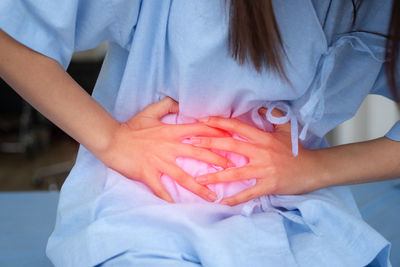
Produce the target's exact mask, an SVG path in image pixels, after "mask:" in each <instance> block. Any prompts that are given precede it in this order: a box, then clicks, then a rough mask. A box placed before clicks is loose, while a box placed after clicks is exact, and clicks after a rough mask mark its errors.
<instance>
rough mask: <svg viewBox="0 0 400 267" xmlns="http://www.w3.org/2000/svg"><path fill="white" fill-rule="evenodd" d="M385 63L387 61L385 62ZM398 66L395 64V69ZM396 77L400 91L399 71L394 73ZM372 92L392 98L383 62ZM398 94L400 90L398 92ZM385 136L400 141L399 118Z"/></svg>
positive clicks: (399, 63)
mask: <svg viewBox="0 0 400 267" xmlns="http://www.w3.org/2000/svg"><path fill="white" fill-rule="evenodd" d="M386 64H387V63H386ZM397 64H398V65H400V62H397ZM399 67H400V66H397V70H399ZM396 77H398V78H397V91H398V92H399V91H400V82H399V77H400V73H397V75H396ZM371 93H372V94H377V95H381V96H384V97H387V98H389V99H392V100H393V94H392V92H391V91H390V87H389V84H388V82H387V79H386V71H385V64H384V65H383V67H382V69H381V71H380V73H379V76H378V79H377V80H376V83H375V84H374V87H373V88H372V90H371ZM399 95H400V92H399ZM385 137H387V138H389V139H391V140H393V141H399V142H400V120H399V121H397V122H396V123H395V124H394V125H393V127H392V128H391V129H390V130H389V132H387V133H386V134H385Z"/></svg>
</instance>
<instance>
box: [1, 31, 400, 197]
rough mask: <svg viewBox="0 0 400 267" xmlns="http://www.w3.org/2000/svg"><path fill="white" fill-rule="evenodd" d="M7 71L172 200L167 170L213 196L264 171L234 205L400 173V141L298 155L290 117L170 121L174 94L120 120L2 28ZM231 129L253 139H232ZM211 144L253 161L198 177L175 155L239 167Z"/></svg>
mask: <svg viewBox="0 0 400 267" xmlns="http://www.w3.org/2000/svg"><path fill="white" fill-rule="evenodd" d="M0 76H1V77H2V78H3V79H4V80H5V81H6V82H7V83H8V84H10V85H11V87H13V88H14V89H15V90H16V92H17V93H18V94H20V95H21V96H22V97H23V98H24V99H25V100H27V101H28V102H29V103H30V104H31V105H32V106H34V107H35V108H36V109H37V110H39V111H40V112H41V113H42V114H43V115H45V116H46V117H47V118H49V119H50V120H51V121H52V122H54V123H55V124H56V125H57V126H59V127H60V128H61V129H63V130H64V131H65V132H66V133H68V134H69V135H70V136H71V137H73V138H74V139H75V140H77V141H78V142H79V143H81V144H82V145H83V146H85V147H86V148H87V149H88V150H89V151H91V152H92V153H93V154H94V155H95V156H96V157H97V158H99V159H100V160H101V161H102V162H103V163H104V164H105V165H106V166H108V167H110V168H112V169H114V170H116V171H118V172H120V173H121V174H123V175H124V176H126V177H127V178H130V179H133V180H139V181H141V182H143V183H144V184H146V185H147V186H148V187H149V188H150V189H151V190H152V191H153V192H154V194H156V195H157V196H158V197H159V198H161V199H163V200H165V201H168V202H173V200H172V198H171V196H170V195H169V193H168V192H167V190H166V189H165V188H164V186H163V185H162V183H161V181H160V176H161V174H162V173H165V174H168V175H169V176H170V177H171V178H173V179H175V180H176V181H177V182H178V183H179V184H181V185H182V186H183V187H185V188H187V189H188V190H190V191H192V192H193V193H195V194H197V195H199V196H201V197H202V198H204V199H206V200H208V201H214V200H215V198H216V195H215V194H214V193H213V192H212V191H211V190H209V189H208V188H207V187H206V186H204V185H205V184H212V183H218V182H225V181H237V180H242V179H249V178H254V177H257V184H256V185H255V186H254V187H252V188H250V189H248V190H245V191H243V192H240V193H238V194H237V195H235V196H232V197H230V198H227V199H224V200H223V201H222V204H227V205H236V204H239V203H242V202H245V201H247V200H250V199H252V198H256V197H259V196H262V195H266V194H302V193H307V192H311V191H314V190H316V189H320V188H324V187H328V186H336V185H349V184H356V183H364V182H372V181H380V180H386V179H391V178H396V177H400V142H395V141H392V140H389V139H387V138H385V137H382V138H378V139H376V140H373V141H368V142H361V143H354V144H349V145H344V146H338V147H332V148H327V149H320V150H308V149H305V148H303V147H301V146H300V147H299V155H298V156H297V157H293V155H292V151H291V142H290V125H289V124H286V125H281V126H276V128H275V131H274V132H273V133H268V132H264V131H261V130H259V129H256V128H254V127H252V126H249V125H246V124H244V123H242V122H240V121H238V120H236V119H224V118H219V117H210V118H207V119H205V120H203V122H200V123H193V124H188V125H166V124H163V123H161V122H160V118H161V117H162V116H164V115H166V114H169V113H176V112H178V103H177V102H175V101H174V100H172V99H171V98H165V99H163V100H162V101H160V102H157V103H155V104H152V105H150V106H148V107H147V108H145V109H144V110H142V111H141V112H140V113H138V114H136V115H135V116H133V117H132V118H131V119H130V120H128V121H126V122H123V123H120V122H118V121H116V120H115V119H114V118H113V117H112V116H111V115H110V114H109V113H108V112H107V111H106V110H105V109H104V108H103V107H102V106H101V105H100V104H98V103H97V102H96V101H95V100H94V99H93V98H91V97H90V95H88V94H87V93H86V92H85V91H84V90H83V89H82V88H81V87H80V86H79V85H78V84H77V83H76V82H75V81H74V80H73V79H72V78H71V77H70V76H69V75H68V74H67V73H66V72H65V71H64V69H63V68H62V67H61V66H60V65H59V64H58V63H57V62H56V61H55V60H53V59H50V58H48V57H46V56H43V55H41V54H39V53H37V52H34V51H33V50H31V49H29V48H27V47H25V46H23V45H21V44H20V43H18V42H16V41H15V40H14V39H12V38H11V37H10V36H8V35H7V34H5V33H4V32H3V31H1V30H0ZM259 112H260V113H261V114H263V113H265V112H266V110H265V109H261V110H260V111H259ZM275 112H278V111H275ZM278 115H279V114H278ZM228 132H230V133H236V134H238V135H239V136H241V137H243V138H245V139H246V140H247V142H243V141H239V140H235V139H233V138H232V137H231V136H230V134H228ZM188 137H193V138H192V141H193V142H194V143H196V144H193V145H188V144H183V143H181V140H182V139H184V138H188ZM210 148H212V149H217V150H225V151H232V152H236V153H239V154H242V155H244V156H246V157H247V158H248V159H249V163H248V164H247V165H246V166H244V167H241V168H229V169H227V170H223V171H220V172H218V173H214V174H208V175H205V176H202V177H198V178H197V182H196V181H195V180H194V179H193V178H192V177H191V176H189V175H188V174H187V173H185V172H184V171H182V170H181V169H180V168H179V167H178V166H177V165H176V162H175V159H176V157H178V156H184V157H191V158H196V159H198V160H201V161H205V162H208V163H211V164H214V165H218V166H221V167H223V168H228V167H232V163H231V162H229V161H228V160H227V159H226V158H224V157H222V156H220V155H218V154H216V153H213V152H211V151H210V150H209V149H210Z"/></svg>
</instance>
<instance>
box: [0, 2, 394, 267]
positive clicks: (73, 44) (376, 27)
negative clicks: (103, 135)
mask: <svg viewBox="0 0 400 267" xmlns="http://www.w3.org/2000/svg"><path fill="white" fill-rule="evenodd" d="M273 3H274V10H275V13H276V17H277V21H278V24H279V28H280V30H281V34H282V37H283V41H284V47H285V49H286V52H287V61H286V62H285V66H286V70H287V74H288V77H289V79H290V81H291V84H288V83H286V82H283V81H281V80H280V79H279V78H278V77H277V76H276V75H275V74H274V73H272V72H264V73H262V74H261V75H260V74H258V73H256V72H255V71H254V70H253V68H252V67H251V66H249V65H246V66H239V65H238V64H237V63H236V62H235V61H234V60H233V59H232V58H231V57H230V56H229V54H228V52H227V48H226V46H227V16H226V12H225V9H224V1H222V0H221V1H219V0H202V1H199V0H143V1H139V0H108V1H107V0H68V1H64V0H47V1H37V0H1V1H0V14H1V15H0V27H1V29H3V30H4V31H6V32H7V33H9V34H10V35H11V36H13V37H14V38H15V39H17V40H18V41H20V42H21V43H23V44H25V45H26V46H28V47H30V48H32V49H34V50H36V51H38V52H40V53H42V54H45V55H47V56H49V57H51V58H54V59H55V60H57V61H58V62H59V63H60V64H61V65H62V66H64V67H67V65H68V64H69V61H70V59H71V55H72V53H73V51H75V50H83V49H88V48H92V47H95V46H96V45H97V44H98V43H99V42H101V41H102V40H108V41H109V42H110V48H109V51H108V53H107V56H106V59H105V62H104V65H103V68H102V71H101V74H100V77H99V79H98V82H97V84H96V88H95V90H94V93H93V97H94V98H95V99H96V100H97V101H98V102H99V103H101V104H102V105H103V106H104V107H105V108H106V109H107V110H108V111H109V112H110V113H111V114H112V115H113V116H114V117H115V118H116V119H117V120H119V121H125V120H128V119H129V118H131V116H133V115H135V114H136V113H137V112H138V111H140V110H141V109H143V108H144V107H146V106H147V105H149V104H150V103H154V102H156V101H158V100H159V99H162V98H163V97H165V96H170V97H172V98H174V99H176V100H177V101H179V105H180V113H181V115H182V116H186V117H192V118H199V117H204V116H208V115H215V116H223V117H238V118H241V117H243V116H244V117H246V114H250V115H249V116H247V118H252V115H251V114H253V113H254V112H253V111H254V110H256V109H258V108H259V107H261V106H267V107H270V108H271V107H272V106H274V105H278V107H282V108H285V109H288V114H287V119H288V120H290V121H291V122H292V131H293V132H292V137H293V140H292V142H293V152H294V153H296V142H297V140H298V138H300V140H301V142H302V143H303V144H304V146H306V147H308V148H312V149H314V148H318V147H324V146H326V142H325V141H324V139H323V136H324V135H325V134H326V133H327V132H328V131H329V130H331V129H332V128H334V127H336V126H337V125H338V124H340V123H341V122H343V121H345V120H347V119H349V118H350V117H352V116H353V115H354V113H355V112H356V110H357V109H358V107H359V106H360V104H361V102H362V101H363V99H364V98H365V97H366V95H368V94H369V93H377V94H381V95H385V96H389V95H390V94H389V90H388V86H387V84H386V82H385V77H384V69H383V67H382V66H383V59H384V48H385V39H384V38H383V37H381V36H379V35H377V34H373V33H371V32H376V33H385V31H386V29H387V22H388V18H389V13H390V1H373V0H370V1H369V0H365V1H363V5H362V6H361V8H360V10H359V13H358V17H357V22H356V25H355V27H354V29H355V30H356V31H352V28H351V24H352V6H351V1H350V0H340V1H339V0H338V1H328V0H303V1H294V0H285V1H279V0H276V1H273ZM270 119H271V120H274V118H270ZM253 123H254V124H255V126H258V127H260V125H258V124H257V123H258V122H253ZM296 124H297V129H296ZM387 137H389V138H391V139H393V140H397V141H400V124H399V123H397V124H396V125H395V126H394V127H393V129H392V130H391V131H390V132H389V133H388V134H387ZM389 249H390V245H389V243H388V242H387V241H386V240H385V239H384V238H383V237H382V236H381V235H380V234H378V233H377V232H376V231H375V230H373V229H372V228H371V227H369V226H368V225H367V224H366V223H365V222H364V221H363V220H362V219H361V217H360V214H359V212H358V210H357V207H356V205H355V203H354V200H353V197H352V195H351V193H350V191H349V189H348V188H347V187H336V188H328V189H323V190H319V191H316V192H313V193H310V194H306V195H300V196H276V195H270V196H265V197H262V198H260V199H256V200H254V201H250V202H249V203H244V204H241V205H238V206H236V207H228V206H223V205H219V204H215V203H208V202H205V201H203V202H196V203H185V202H183V203H178V204H173V205H171V204H167V203H165V202H163V201H162V200H160V199H158V198H156V197H155V196H154V195H153V194H151V192H150V191H149V190H148V189H147V188H146V187H145V186H144V185H143V184H140V183H139V182H135V181H132V180H129V179H126V178H124V177H122V176H121V175H119V174H118V173H116V172H115V171H113V170H110V169H108V168H107V167H106V166H104V165H103V164H102V163H101V162H100V161H99V160H98V159H96V158H95V157H94V156H93V155H92V154H91V153H90V152H88V151H87V150H86V149H85V148H83V147H81V148H80V150H79V155H78V158H77V161H76V164H75V166H74V168H73V170H72V172H71V173H70V175H69V177H68V179H67V181H66V182H65V184H64V185H63V188H62V191H61V197H60V202H59V207H58V215H57V224H56V227H55V230H54V232H53V234H52V235H51V237H50V239H49V243H48V247H47V254H48V256H49V257H50V259H51V260H52V262H53V263H54V264H55V265H56V266H93V265H104V266H200V265H202V266H231V267H234V266H365V265H367V264H369V263H371V265H373V266H388V265H390V263H388V254H389Z"/></svg>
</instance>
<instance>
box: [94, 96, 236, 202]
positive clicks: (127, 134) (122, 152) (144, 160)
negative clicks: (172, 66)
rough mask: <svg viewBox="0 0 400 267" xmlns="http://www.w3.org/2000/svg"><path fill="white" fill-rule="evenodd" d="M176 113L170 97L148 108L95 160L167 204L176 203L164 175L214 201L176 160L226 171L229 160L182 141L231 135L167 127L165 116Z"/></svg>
mask: <svg viewBox="0 0 400 267" xmlns="http://www.w3.org/2000/svg"><path fill="white" fill-rule="evenodd" d="M177 112H178V103H177V102H175V101H174V100H173V99H171V98H169V97H166V98H164V99H163V100H161V101H160V102H157V103H155V104H152V105H149V106H148V107H146V108H145V109H143V110H142V111H141V112H140V113H138V114H137V115H136V116H134V117H132V118H131V119H130V120H129V121H127V122H125V123H121V124H120V126H119V127H118V129H117V130H116V132H115V133H114V136H113V138H112V140H111V142H110V145H109V146H108V148H107V149H106V151H104V152H102V153H101V155H96V156H98V157H99V158H100V159H101V160H102V161H103V162H104V163H105V164H106V165H107V166H109V167H110V168H112V169H114V170H116V171H118V172H119V173H121V174H123V175H124V176H126V177H128V178H131V179H134V180H138V181H141V182H143V183H144V184H146V185H147V186H148V187H149V188H150V189H151V190H152V191H153V192H154V193H155V194H156V195H157V196H158V197H160V198H162V199H164V200H166V201H168V202H173V200H172V198H171V196H170V195H169V193H168V192H167V190H166V189H165V188H164V186H163V184H162V183H161V179H160V177H161V175H162V174H163V173H165V174H167V175H168V176H170V177H171V178H173V179H174V180H176V181H177V182H178V183H179V184H180V185H181V186H183V187H185V188H186V189H188V190H190V191H191V192H193V193H195V194H197V195H199V196H200V197H202V198H204V199H206V200H208V201H215V200H216V199H217V196H216V195H215V193H214V192H212V191H211V190H209V189H208V188H207V187H206V186H203V185H200V184H198V183H196V181H195V180H194V178H193V177H192V176H190V175H189V174H187V173H186V172H184V171H183V170H182V169H181V168H179V167H178V166H177V164H176V161H175V159H176V158H177V157H190V158H194V159H198V160H201V161H204V162H207V163H210V164H214V165H218V166H221V167H223V168H227V167H228V166H231V165H229V164H232V163H229V161H228V160H227V159H226V158H224V157H222V156H220V155H218V154H216V153H213V152H211V151H209V150H208V149H204V148H197V147H193V146H191V145H190V144H184V143H182V142H181V140H183V139H185V138H188V137H192V136H206V137H207V136H214V137H223V136H229V134H227V133H226V132H224V131H221V130H218V129H215V128H212V127H209V126H207V125H205V124H202V123H193V124H181V125H168V124H164V123H162V122H161V121H160V119H161V118H162V117H163V116H164V115H167V114H169V113H177Z"/></svg>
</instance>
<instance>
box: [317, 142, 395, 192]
mask: <svg viewBox="0 0 400 267" xmlns="http://www.w3.org/2000/svg"><path fill="white" fill-rule="evenodd" d="M317 157H318V158H319V161H320V163H321V166H322V168H323V175H322V183H323V187H326V186H336V185H350V184H358V183H365V182H374V181H381V180H387V179H393V178H397V177H400V142H396V141H392V140H390V139H388V138H386V137H382V138H378V139H375V140H371V141H366V142H360V143H353V144H347V145H341V146H336V147H331V148H327V149H322V150H319V151H318V152H317Z"/></svg>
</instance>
